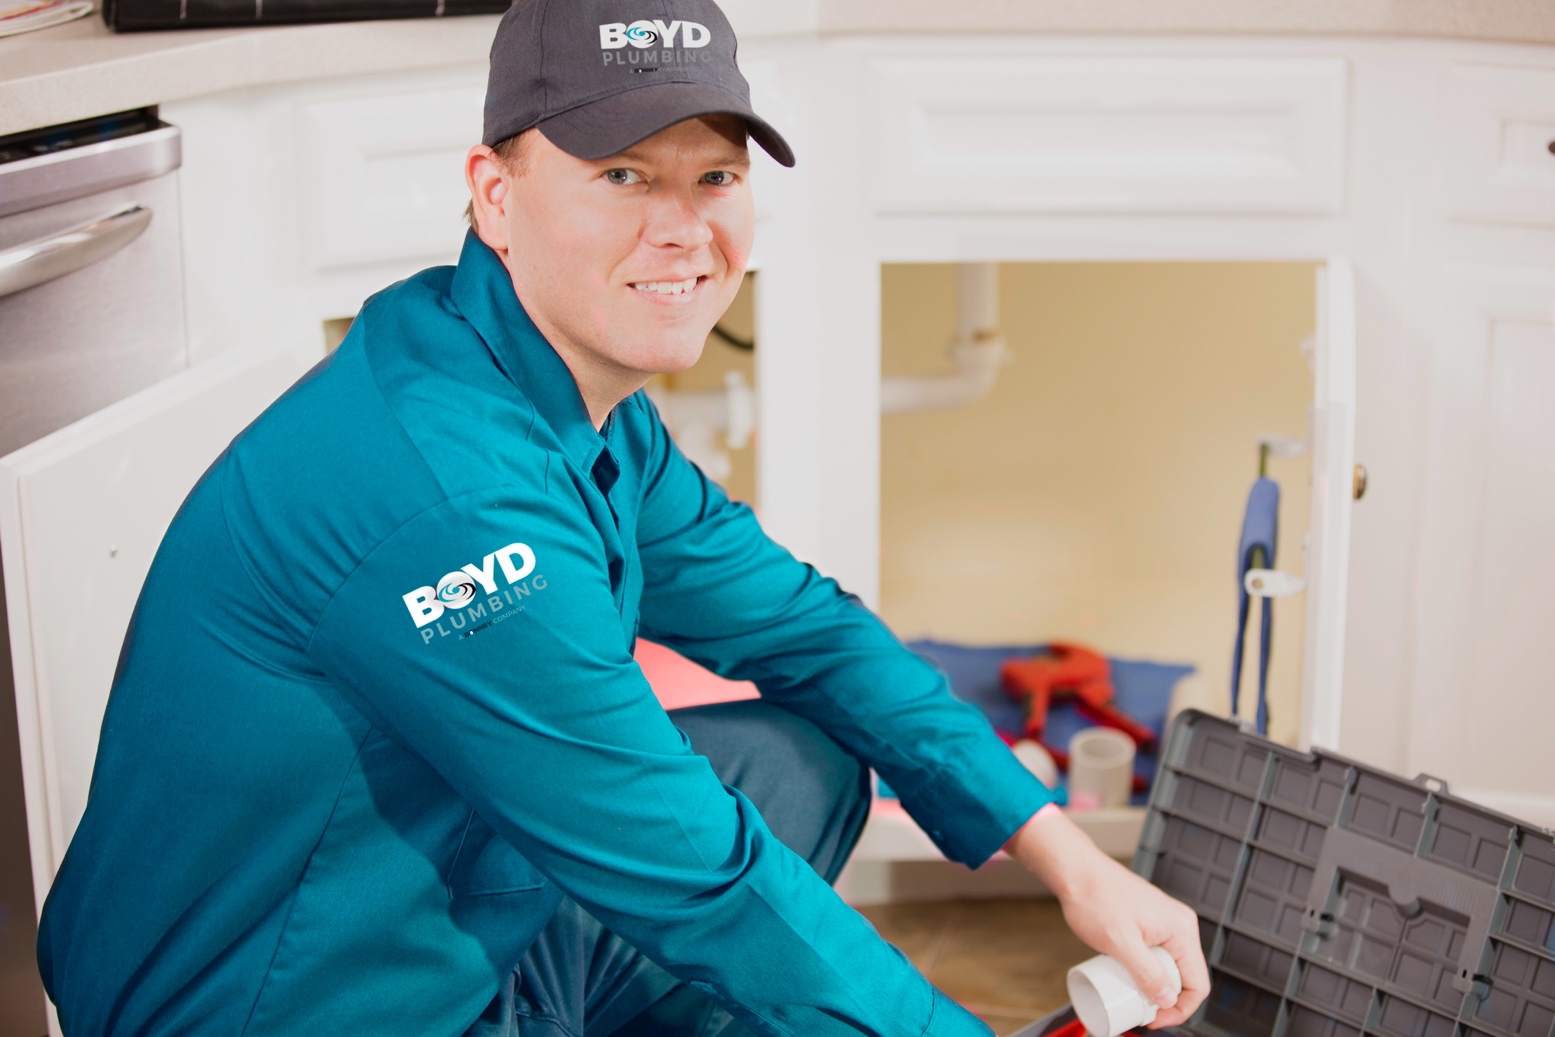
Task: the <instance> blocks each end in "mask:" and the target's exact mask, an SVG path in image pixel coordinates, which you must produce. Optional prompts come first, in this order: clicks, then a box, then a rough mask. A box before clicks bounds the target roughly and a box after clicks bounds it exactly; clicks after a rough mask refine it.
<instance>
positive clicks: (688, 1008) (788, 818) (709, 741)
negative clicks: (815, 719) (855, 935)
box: [487, 701, 870, 1037]
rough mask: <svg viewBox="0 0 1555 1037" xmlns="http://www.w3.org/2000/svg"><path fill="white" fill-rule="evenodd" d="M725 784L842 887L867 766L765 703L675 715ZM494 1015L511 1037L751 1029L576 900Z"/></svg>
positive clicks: (704, 1034) (739, 1033)
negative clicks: (507, 1025) (508, 1025)
mask: <svg viewBox="0 0 1555 1037" xmlns="http://www.w3.org/2000/svg"><path fill="white" fill-rule="evenodd" d="M670 716H671V718H673V719H674V721H675V724H676V726H678V727H679V728H680V729H681V730H682V731H684V732H685V733H686V736H687V737H688V738H690V739H691V745H692V748H694V749H695V750H696V751H697V752H698V753H700V754H702V755H703V756H705V757H707V759H708V760H709V762H711V763H712V765H713V770H714V771H715V772H716V773H717V774H718V777H719V778H720V779H721V780H722V781H723V783H724V784H725V785H731V786H733V787H734V788H737V789H739V790H740V791H741V792H743V793H744V794H745V796H746V798H748V799H749V800H750V801H751V802H752V803H754V804H755V805H756V809H758V810H759V811H761V816H762V818H763V820H765V821H766V823H767V827H768V828H770V829H771V830H772V833H773V834H774V835H776V836H777V837H778V838H779V839H781V840H782V841H783V843H784V844H785V845H786V846H788V848H789V849H791V850H793V851H794V852H795V853H797V854H799V855H800V856H801V857H803V858H805V860H807V861H809V862H810V866H811V867H812V868H814V869H815V871H816V873H817V874H819V875H820V876H821V877H822V878H824V879H825V880H826V881H827V882H834V881H836V878H837V875H838V874H839V873H840V872H841V871H842V866H843V865H844V864H846V863H847V860H848V855H849V854H850V853H852V852H853V846H854V844H855V843H857V842H858V837H859V833H860V832H861V831H863V828H864V821H865V819H866V818H867V817H868V814H869V799H870V796H869V771H868V769H867V768H865V767H864V766H863V765H862V764H860V763H859V761H858V760H856V759H854V758H853V757H852V756H851V755H849V754H848V753H847V752H846V751H844V750H843V749H842V748H841V747H840V746H838V745H837V743H836V742H834V741H832V740H831V738H830V737H829V736H827V735H826V734H825V733H824V732H822V731H821V730H820V729H819V728H817V727H816V726H815V725H814V724H812V723H810V722H809V721H808V720H805V719H803V718H801V717H798V716H796V715H794V714H793V713H790V712H788V711H787V710H785V709H782V708H781V707H778V706H774V705H771V704H769V703H766V702H761V701H746V702H728V703H722V704H719V705H714V706H696V707H693V708H691V709H680V710H675V711H673V712H672V713H671V714H670ZM499 1002H502V1003H501V1004H499V1005H494V1006H493V1008H494V1009H496V1011H495V1012H488V1013H487V1018H488V1019H490V1018H492V1017H495V1018H499V1019H504V1020H512V1023H511V1029H510V1030H509V1031H508V1032H509V1033H511V1034H513V1035H515V1037H607V1035H611V1034H613V1035H615V1037H747V1035H748V1034H749V1031H748V1030H747V1029H746V1028H745V1027H744V1026H742V1025H741V1024H740V1023H739V1022H738V1021H736V1020H735V1019H734V1018H732V1017H731V1016H730V1015H729V1013H727V1012H725V1011H724V1010H723V1009H722V1008H720V1007H719V1006H718V1005H717V1004H715V1003H714V1002H712V1001H710V1000H708V999H707V998H706V997H704V996H703V995H702V994H701V993H699V992H698V991H696V990H693V989H692V988H690V987H688V986H686V985H685V984H683V983H681V982H680V981H679V980H677V979H676V978H675V977H674V976H672V975H670V974H669V973H668V972H666V971H665V970H664V969H662V968H660V967H659V966H658V965H657V964H655V963H654V962H652V961H649V960H648V959H647V958H646V957H644V956H643V955H642V954H641V953H640V952H638V950H637V949H636V948H634V947H632V946H631V945H630V944H628V943H627V942H626V941H624V940H622V939H621V938H620V937H618V936H616V935H615V934H614V933H612V932H610V930H608V929H606V928H605V927H604V926H603V925H601V924H600V923H599V922H598V921H596V920H595V919H594V918H593V917H592V916H591V915H589V913H588V912H586V911H584V910H583V909H582V908H581V907H579V906H578V905H577V904H575V903H573V901H572V900H570V899H564V900H563V901H562V903H561V906H560V907H558V908H557V910H556V914H555V915H554V916H553V917H552V918H551V921H550V922H549V923H548V924H547V925H546V927H545V929H544V930H543V931H542V932H541V933H540V935H539V937H537V938H536V939H535V942H534V943H533V944H531V945H530V947H529V950H528V951H527V952H526V953H525V955H524V958H523V961H522V962H520V963H519V966H518V968H517V969H516V970H515V971H514V972H513V974H512V976H511V977H510V978H509V982H508V983H507V984H506V985H505V987H504V989H503V991H502V992H501V995H500V997H499Z"/></svg>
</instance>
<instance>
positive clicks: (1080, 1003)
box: [1069, 947, 1182, 1037]
mask: <svg viewBox="0 0 1555 1037" xmlns="http://www.w3.org/2000/svg"><path fill="white" fill-rule="evenodd" d="M1150 953H1151V954H1154V955H1155V956H1156V957H1157V958H1159V959H1160V961H1161V964H1162V965H1164V966H1165V967H1166V974H1167V979H1168V981H1169V983H1170V985H1171V988H1172V992H1173V993H1174V994H1181V993H1182V974H1181V973H1180V972H1178V971H1177V962H1176V961H1174V960H1173V959H1172V955H1171V952H1170V951H1168V950H1167V949H1166V948H1165V947H1152V948H1150ZM1069 1001H1070V1003H1071V1004H1073V1005H1074V1012H1075V1015H1077V1016H1079V1017H1080V1022H1081V1023H1082V1024H1084V1026H1085V1029H1086V1032H1087V1033H1089V1034H1090V1035H1091V1037H1121V1035H1122V1034H1125V1033H1127V1032H1128V1031H1130V1030H1132V1029H1134V1028H1135V1027H1138V1026H1147V1025H1149V1024H1150V1023H1153V1022H1155V1016H1156V1012H1157V1011H1158V1009H1157V1007H1156V1003H1155V1002H1154V1001H1153V1000H1151V998H1150V995H1148V994H1146V993H1144V992H1143V991H1142V990H1140V989H1139V987H1138V986H1136V985H1135V984H1134V980H1133V979H1132V978H1131V977H1130V976H1129V974H1128V969H1125V968H1124V967H1123V966H1122V965H1121V964H1119V963H1118V961H1117V959H1115V958H1110V957H1108V956H1107V955H1105V954H1098V955H1097V956H1096V957H1094V958H1092V959H1090V960H1089V961H1082V962H1081V963H1080V964H1078V965H1076V966H1075V967H1074V968H1072V969H1070V970H1069Z"/></svg>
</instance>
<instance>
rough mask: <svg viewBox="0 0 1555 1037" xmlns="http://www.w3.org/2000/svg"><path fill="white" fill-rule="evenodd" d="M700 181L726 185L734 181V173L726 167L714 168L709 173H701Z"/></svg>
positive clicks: (716, 185)
mask: <svg viewBox="0 0 1555 1037" xmlns="http://www.w3.org/2000/svg"><path fill="white" fill-rule="evenodd" d="M702 182H703V183H705V184H712V185H713V186H714V187H728V186H729V185H730V184H732V183H734V174H733V173H731V172H729V171H728V170H727V169H715V170H713V171H712V172H711V173H704V174H702Z"/></svg>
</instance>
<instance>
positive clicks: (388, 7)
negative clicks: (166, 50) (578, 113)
mask: <svg viewBox="0 0 1555 1037" xmlns="http://www.w3.org/2000/svg"><path fill="white" fill-rule="evenodd" d="M507 9H508V0H103V21H104V22H107V23H108V27H109V28H110V29H113V30H114V31H116V32H134V31H137V30H142V29H184V28H190V29H193V28H202V29H203V28H211V27H213V26H223V25H226V26H235V25H280V24H283V23H288V22H293V23H295V22H354V21H370V20H373V19H380V18H441V17H443V16H445V15H456V14H501V13H502V12H503V11H506V10H507Z"/></svg>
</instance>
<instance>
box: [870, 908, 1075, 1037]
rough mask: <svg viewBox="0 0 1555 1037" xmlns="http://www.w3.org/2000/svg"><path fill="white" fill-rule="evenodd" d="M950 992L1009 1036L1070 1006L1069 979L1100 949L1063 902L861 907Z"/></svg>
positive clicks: (887, 936) (933, 978)
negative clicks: (1069, 918) (1078, 935)
mask: <svg viewBox="0 0 1555 1037" xmlns="http://www.w3.org/2000/svg"><path fill="white" fill-rule="evenodd" d="M859 910H860V912H861V913H862V914H863V915H864V917H866V918H868V919H869V920H870V922H872V923H873V924H874V926H875V928H876V929H878V930H880V934H881V935H882V936H884V937H885V938H886V939H887V940H890V941H891V942H892V943H894V944H896V946H898V947H900V948H901V950H902V953H904V954H906V955H907V957H908V958H910V959H912V962H913V964H914V965H917V966H918V968H919V970H920V971H922V972H923V974H924V975H925V976H928V977H929V980H930V981H931V982H932V983H934V985H935V986H937V987H939V988H940V989H941V990H943V991H944V992H945V993H947V994H949V995H950V996H951V997H953V998H955V999H956V1000H957V1001H959V1002H960V1003H961V1004H963V1005H965V1006H966V1007H967V1008H969V1009H971V1010H972V1011H973V1012H975V1013H977V1015H978V1016H979V1017H980V1018H981V1019H982V1020H983V1021H984V1022H986V1023H987V1024H988V1025H989V1026H991V1027H993V1029H994V1032H995V1033H997V1034H999V1037H1006V1035H1008V1034H1012V1033H1014V1032H1015V1031H1016V1030H1019V1029H1020V1028H1021V1027H1022V1026H1025V1025H1026V1024H1027V1023H1029V1022H1031V1021H1032V1020H1034V1019H1039V1018H1041V1017H1042V1016H1044V1015H1046V1014H1047V1013H1049V1012H1051V1011H1053V1010H1054V1009H1055V1008H1060V1007H1062V1006H1063V1005H1065V1004H1067V1003H1068V1001H1069V996H1068V994H1066V993H1065V991H1064V974H1065V973H1066V972H1068V971H1069V967H1070V966H1071V965H1075V964H1077V963H1079V962H1081V961H1084V960H1085V959H1086V958H1089V957H1090V956H1091V955H1092V954H1093V953H1094V952H1092V951H1091V950H1089V949H1088V948H1087V947H1086V946H1085V945H1084V944H1082V943H1081V942H1080V941H1079V940H1077V939H1075V937H1074V935H1073V934H1072V933H1070V932H1069V928H1068V927H1067V926H1066V925H1064V918H1063V915H1062V913H1061V912H1060V911H1059V907H1058V901H1056V900H1051V899H1033V900H947V901H935V902H930V903H915V904H882V905H877V906H874V907H863V908H860V909H859Z"/></svg>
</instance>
